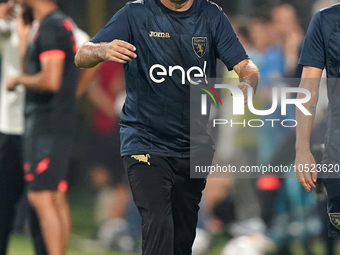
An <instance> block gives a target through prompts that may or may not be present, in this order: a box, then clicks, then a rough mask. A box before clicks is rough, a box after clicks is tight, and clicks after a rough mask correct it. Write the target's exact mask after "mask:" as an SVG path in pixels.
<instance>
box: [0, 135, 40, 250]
mask: <svg viewBox="0 0 340 255" xmlns="http://www.w3.org/2000/svg"><path fill="white" fill-rule="evenodd" d="M21 150H22V147H21V136H17V135H5V134H1V133H0V255H5V254H6V251H7V246H8V239H9V236H10V233H11V230H12V226H13V221H14V218H15V215H16V214H15V209H16V204H17V202H18V201H19V199H20V198H21V196H22V195H23V194H24V186H25V183H24V172H23V169H22V165H23V164H22V157H21ZM27 208H28V215H29V220H30V231H31V233H32V237H33V240H34V246H35V250H36V254H37V255H47V252H46V249H45V244H44V240H43V237H42V233H41V230H40V224H39V221H38V219H37V216H36V214H35V211H34V210H33V209H32V208H31V207H30V206H29V205H27Z"/></svg>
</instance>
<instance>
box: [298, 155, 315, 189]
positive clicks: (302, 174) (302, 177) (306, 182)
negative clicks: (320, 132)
mask: <svg viewBox="0 0 340 255" xmlns="http://www.w3.org/2000/svg"><path fill="white" fill-rule="evenodd" d="M311 171H312V172H311ZM295 174H296V178H297V179H298V181H299V182H300V183H301V184H302V186H303V187H304V188H305V190H306V191H307V192H310V191H311V189H315V188H316V186H315V183H316V178H317V165H316V162H315V159H314V156H313V154H312V153H311V151H310V150H309V149H306V150H302V151H297V152H296V159H295Z"/></svg>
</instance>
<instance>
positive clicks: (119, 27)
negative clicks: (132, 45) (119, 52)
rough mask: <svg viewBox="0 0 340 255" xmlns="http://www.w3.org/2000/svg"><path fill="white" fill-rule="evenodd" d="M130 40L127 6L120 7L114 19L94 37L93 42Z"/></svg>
mask: <svg viewBox="0 0 340 255" xmlns="http://www.w3.org/2000/svg"><path fill="white" fill-rule="evenodd" d="M116 39H118V40H122V41H125V42H129V41H130V27H129V21H128V15H127V7H126V6H125V7H123V8H122V9H120V10H119V11H118V12H117V13H116V14H115V15H114V16H113V17H112V19H111V20H110V21H109V22H108V23H107V24H106V25H105V27H103V28H102V29H101V30H100V31H99V32H98V33H97V34H96V35H95V36H94V37H93V38H92V39H91V42H93V43H101V42H112V41H113V40H116Z"/></svg>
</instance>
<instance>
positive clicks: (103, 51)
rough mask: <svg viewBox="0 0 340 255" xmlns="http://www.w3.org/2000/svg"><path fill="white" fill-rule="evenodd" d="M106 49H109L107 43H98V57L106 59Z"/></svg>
mask: <svg viewBox="0 0 340 255" xmlns="http://www.w3.org/2000/svg"><path fill="white" fill-rule="evenodd" d="M108 50H109V44H108V43H101V44H100V45H99V52H98V57H99V58H100V59H101V60H103V61H105V59H106V54H107V52H108Z"/></svg>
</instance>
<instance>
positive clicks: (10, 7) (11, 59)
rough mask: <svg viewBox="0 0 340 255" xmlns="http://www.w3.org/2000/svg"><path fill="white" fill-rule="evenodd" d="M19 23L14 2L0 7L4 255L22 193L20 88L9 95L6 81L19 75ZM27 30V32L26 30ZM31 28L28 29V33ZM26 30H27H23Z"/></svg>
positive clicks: (0, 246) (0, 242)
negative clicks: (2, 44)
mask: <svg viewBox="0 0 340 255" xmlns="http://www.w3.org/2000/svg"><path fill="white" fill-rule="evenodd" d="M18 23H22V24H23V21H22V18H21V7H20V5H19V4H18V3H17V1H15V2H14V1H8V2H7V3H1V4H0V38H1V41H2V42H4V48H3V51H2V65H1V74H2V76H1V93H0V96H1V100H0V132H1V133H0V168H1V171H0V254H1V255H5V254H6V250H7V243H8V238H9V234H10V232H11V229H12V225H13V221H14V217H15V206H16V204H17V202H18V201H19V198H20V197H21V195H22V193H23V191H24V176H23V169H22V165H23V164H22V158H21V150H20V148H21V136H22V134H23V132H24V124H23V122H24V111H23V108H24V98H25V91H24V88H23V87H18V89H17V90H16V91H12V92H9V91H7V88H6V82H7V80H8V78H10V77H12V76H13V75H14V76H16V75H18V74H20V72H21V65H20V58H19V44H20V36H19V34H18V31H17V26H18ZM25 29H26V28H25ZM29 29H30V28H28V31H29ZM26 30H27V29H26Z"/></svg>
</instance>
